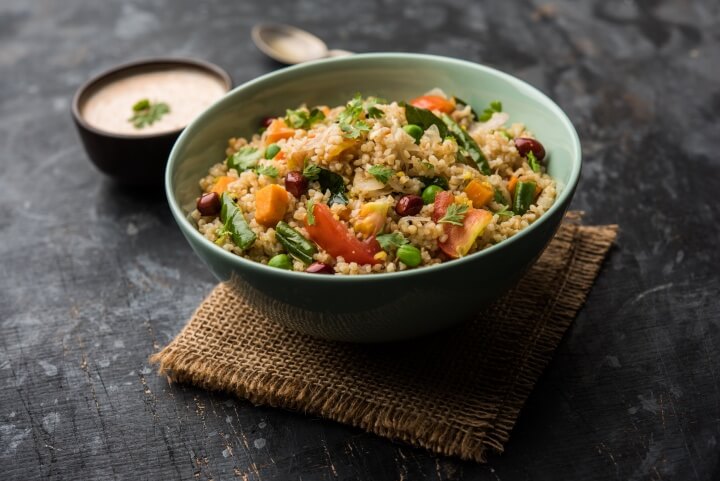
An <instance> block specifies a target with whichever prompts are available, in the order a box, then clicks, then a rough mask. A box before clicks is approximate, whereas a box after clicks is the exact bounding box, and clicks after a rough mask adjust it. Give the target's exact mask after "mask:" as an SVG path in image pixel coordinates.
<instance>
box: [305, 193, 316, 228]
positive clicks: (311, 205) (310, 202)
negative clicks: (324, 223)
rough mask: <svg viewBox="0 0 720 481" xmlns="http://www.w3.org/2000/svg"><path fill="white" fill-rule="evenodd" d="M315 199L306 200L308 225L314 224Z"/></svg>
mask: <svg viewBox="0 0 720 481" xmlns="http://www.w3.org/2000/svg"><path fill="white" fill-rule="evenodd" d="M314 210H315V199H310V200H308V201H307V223H308V225H315V212H313V211H314Z"/></svg>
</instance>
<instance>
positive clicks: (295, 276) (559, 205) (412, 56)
mask: <svg viewBox="0 0 720 481" xmlns="http://www.w3.org/2000/svg"><path fill="white" fill-rule="evenodd" d="M373 59H377V60H381V59H383V60H387V59H390V60H398V61H404V60H428V61H433V62H444V63H447V64H455V65H458V66H462V67H466V68H473V69H478V70H481V71H483V72H484V73H487V74H490V75H494V76H496V77H499V78H500V79H502V80H504V81H506V82H509V83H512V84H515V85H517V86H519V87H521V88H523V89H525V90H527V91H529V92H531V93H532V94H533V95H534V96H536V97H537V98H538V99H539V101H540V102H541V103H542V104H543V106H544V107H545V108H547V109H549V110H551V111H552V112H553V113H554V114H555V115H556V116H557V117H558V119H559V120H560V121H561V123H562V124H563V125H564V127H565V128H566V129H567V130H568V131H569V132H570V134H571V140H572V146H573V148H574V150H575V152H574V154H575V155H574V158H575V159H576V161H575V162H574V163H573V166H572V171H571V173H570V178H569V180H568V182H567V183H566V184H565V186H564V188H563V190H562V192H560V195H558V196H557V198H556V199H555V202H553V205H552V206H550V208H549V209H548V210H547V211H546V212H545V213H544V214H543V215H542V216H541V217H540V218H539V219H538V220H536V221H535V222H533V223H532V224H530V225H529V226H528V227H526V228H525V229H523V230H521V231H520V232H518V233H517V234H515V235H513V236H512V237H509V238H507V239H505V240H503V241H502V242H499V243H497V244H495V245H493V246H490V247H488V248H487V249H483V250H481V251H477V252H473V253H472V254H469V255H467V256H465V257H462V258H459V259H455V260H452V261H448V262H442V263H439V264H434V265H431V266H425V267H422V268H419V269H407V270H404V271H396V272H383V273H370V274H354V275H332V276H330V275H308V274H307V273H305V272H296V271H290V270H285V269H278V268H276V267H270V266H268V265H266V264H262V263H260V262H256V261H253V260H250V259H246V258H244V257H241V256H239V255H237V254H233V253H232V252H229V251H226V250H225V249H223V248H222V247H220V246H218V245H216V244H214V243H213V242H211V241H209V240H208V239H206V238H205V237H204V236H203V235H202V234H200V232H199V231H198V230H197V229H196V228H194V227H193V226H192V225H191V223H190V221H188V219H187V218H186V215H185V214H184V213H183V211H182V207H181V206H180V205H179V204H178V202H177V199H176V198H175V194H174V192H173V172H174V166H175V164H176V162H177V161H178V156H179V154H178V152H179V151H180V148H181V146H182V145H183V144H184V143H185V142H186V139H187V138H188V137H190V136H191V135H192V133H193V130H195V128H196V127H197V126H198V125H200V124H202V123H203V122H204V121H205V120H206V119H207V118H209V117H211V116H213V115H214V114H215V112H216V111H217V110H219V109H220V108H221V106H222V105H224V103H225V102H226V101H227V99H228V98H229V97H230V96H232V95H233V94H236V93H237V92H239V91H241V90H243V89H246V88H249V87H253V86H256V85H258V84H261V83H263V82H266V81H267V80H270V79H272V78H275V77H282V76H285V75H292V74H294V73H296V72H301V71H304V70H310V71H312V70H317V69H324V68H327V67H329V66H331V65H338V64H344V63H353V62H357V61H360V60H373ZM581 167H582V150H581V146H580V139H579V137H578V134H577V131H576V130H575V127H574V126H573V124H572V122H571V121H570V119H569V118H568V116H567V115H566V114H565V112H564V111H563V110H562V109H561V108H560V107H559V106H558V105H557V104H556V103H555V102H554V101H553V100H552V99H550V97H548V96H547V95H545V94H544V93H543V92H541V91H540V90H539V89H537V88H536V87H533V86H532V85H530V84H529V83H527V82H525V81H524V80H521V79H519V78H517V77H514V76H512V75H510V74H507V73H505V72H502V71H500V70H497V69H495V68H492V67H488V66H486V65H482V64H478V63H475V62H471V61H468V60H462V59H457V58H452V57H445V56H441V55H430V54H418V53H400V52H377V53H364V54H354V55H351V56H347V57H334V58H327V59H321V60H314V61H311V62H306V63H302V64H299V65H294V66H291V67H286V68H282V69H279V70H276V71H273V72H269V73H267V74H264V75H262V76H260V77H256V78H254V79H252V80H249V81H247V82H245V83H243V84H241V85H238V86H237V87H235V88H234V89H232V90H231V91H230V92H228V93H227V94H225V96H223V97H222V98H220V99H218V100H217V101H216V102H215V103H214V104H213V105H211V106H210V107H209V108H208V109H207V110H205V111H204V112H203V113H201V114H200V115H198V116H197V117H195V119H194V120H193V121H192V122H191V123H190V124H189V125H188V126H187V127H186V128H185V129H184V130H183V132H182V133H181V134H180V136H179V137H178V139H177V140H176V142H175V144H174V145H173V148H172V150H171V151H170V156H169V158H168V162H167V166H166V168H165V195H166V196H167V199H168V204H169V206H170V210H171V212H172V215H173V217H174V218H175V222H176V223H177V224H178V226H179V227H180V230H181V231H182V232H183V233H184V234H185V236H191V237H192V238H193V239H194V240H197V241H199V242H200V243H205V244H204V245H205V246H207V247H208V248H209V249H210V250H211V251H212V252H214V253H215V254H216V255H217V256H220V257H221V258H222V259H223V260H224V261H227V262H229V263H230V264H231V265H239V266H241V267H245V268H249V269H250V270H251V271H256V272H260V273H263V274H269V273H271V272H272V275H277V276H278V277H280V278H283V277H285V278H288V279H292V280H303V281H304V282H315V283H326V282H348V283H351V282H367V281H373V282H380V281H393V280H395V279H401V278H407V277H414V276H419V275H431V274H433V273H436V272H438V271H441V270H446V269H453V268H455V267H459V266H460V265H461V264H464V263H467V262H471V261H473V260H478V259H480V258H482V257H486V256H490V255H492V254H494V253H495V252H496V251H498V250H502V249H505V248H506V247H508V246H510V245H513V244H515V243H517V242H519V241H520V239H522V238H523V237H525V236H527V235H529V232H531V231H533V230H535V229H537V228H538V227H539V226H540V225H542V224H543V223H545V222H547V220H548V219H549V218H550V217H552V215H553V214H554V213H556V212H557V211H558V210H561V209H565V208H566V207H563V205H564V204H565V203H566V202H568V201H569V200H570V198H571V197H572V195H573V193H574V191H575V188H576V187H577V184H578V181H579V178H580V171H581Z"/></svg>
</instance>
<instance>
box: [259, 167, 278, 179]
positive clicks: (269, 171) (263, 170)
mask: <svg viewBox="0 0 720 481" xmlns="http://www.w3.org/2000/svg"><path fill="white" fill-rule="evenodd" d="M255 172H257V174H258V175H266V176H268V177H277V176H278V170H277V168H275V167H274V166H272V165H260V166H258V168H257V169H255Z"/></svg>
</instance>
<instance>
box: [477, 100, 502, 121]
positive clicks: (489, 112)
mask: <svg viewBox="0 0 720 481" xmlns="http://www.w3.org/2000/svg"><path fill="white" fill-rule="evenodd" d="M495 112H502V102H500V101H499V100H495V101H493V102H490V107H488V108H486V109H485V110H483V113H482V115H481V116H480V117H478V120H479V121H480V122H487V121H488V120H490V117H492V116H493V114H494V113H495Z"/></svg>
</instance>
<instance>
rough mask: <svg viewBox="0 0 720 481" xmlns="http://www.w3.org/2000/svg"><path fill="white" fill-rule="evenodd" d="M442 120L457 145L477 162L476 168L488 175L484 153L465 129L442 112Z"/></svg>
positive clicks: (488, 165) (488, 169) (487, 165)
mask: <svg viewBox="0 0 720 481" xmlns="http://www.w3.org/2000/svg"><path fill="white" fill-rule="evenodd" d="M442 121H443V122H445V125H446V126H447V128H448V130H449V131H450V133H451V134H452V135H453V137H455V139H456V140H457V142H458V146H459V147H460V148H461V149H462V150H464V152H463V153H464V154H466V155H468V156H469V157H470V158H471V159H472V160H473V161H474V162H475V164H477V167H478V169H479V170H480V172H482V173H483V174H485V175H490V164H488V161H487V159H486V158H485V154H483V152H482V150H481V149H480V146H479V145H478V144H477V143H476V142H475V141H474V140H473V138H472V137H470V134H468V133H467V131H466V130H465V129H463V128H462V127H460V125H459V124H458V123H457V122H455V121H454V120H453V119H451V118H450V116H449V115H447V114H443V115H442Z"/></svg>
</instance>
